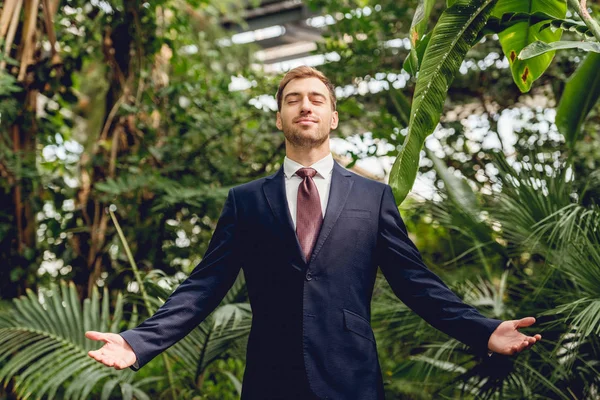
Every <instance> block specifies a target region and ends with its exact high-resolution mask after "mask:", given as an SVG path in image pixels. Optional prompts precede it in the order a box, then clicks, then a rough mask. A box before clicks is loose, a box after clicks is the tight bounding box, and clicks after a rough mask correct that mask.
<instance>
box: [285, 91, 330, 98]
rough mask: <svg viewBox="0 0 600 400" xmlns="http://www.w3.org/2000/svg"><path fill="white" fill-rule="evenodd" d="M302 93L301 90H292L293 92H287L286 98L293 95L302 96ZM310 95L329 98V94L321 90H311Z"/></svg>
mask: <svg viewBox="0 0 600 400" xmlns="http://www.w3.org/2000/svg"><path fill="white" fill-rule="evenodd" d="M301 95H302V93H300V92H291V93H288V94H286V95H285V96H284V99H287V98H288V97H291V96H301ZM308 95H309V96H312V97H314V96H318V97H322V98H324V99H326V98H327V96H325V95H324V94H323V93H320V92H309V93H308Z"/></svg>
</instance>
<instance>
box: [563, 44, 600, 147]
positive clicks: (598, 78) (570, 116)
mask: <svg viewBox="0 0 600 400" xmlns="http://www.w3.org/2000/svg"><path fill="white" fill-rule="evenodd" d="M598 71H600V54H598V53H590V54H589V55H588V56H587V57H586V59H585V60H584V61H583V62H582V63H581V65H580V66H579V68H578V69H577V71H575V73H574V74H573V75H572V76H571V77H570V78H569V81H568V82H567V84H566V85H565V90H564V91H563V94H562V96H561V98H560V102H559V104H558V109H557V111H556V126H557V127H558V130H559V132H560V133H562V134H563V135H564V136H565V139H566V142H567V144H568V145H569V146H570V147H572V146H573V145H574V144H575V142H576V141H577V138H578V137H579V133H580V131H581V126H582V125H583V121H585V118H586V117H587V115H588V114H589V113H590V111H591V110H592V108H593V107H594V105H595V104H596V103H598V99H599V98H600V74H599V73H598Z"/></svg>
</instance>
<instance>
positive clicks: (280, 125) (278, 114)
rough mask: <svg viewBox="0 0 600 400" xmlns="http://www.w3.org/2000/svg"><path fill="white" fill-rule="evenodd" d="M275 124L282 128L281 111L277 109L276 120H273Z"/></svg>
mask: <svg viewBox="0 0 600 400" xmlns="http://www.w3.org/2000/svg"><path fill="white" fill-rule="evenodd" d="M275 125H276V126H277V129H279V130H280V131H281V130H283V123H282V122H281V113H280V112H279V111H277V120H276V121H275Z"/></svg>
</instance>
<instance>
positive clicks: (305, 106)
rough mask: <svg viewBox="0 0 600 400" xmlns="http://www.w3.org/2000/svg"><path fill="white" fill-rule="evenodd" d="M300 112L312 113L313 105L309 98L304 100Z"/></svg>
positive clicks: (306, 97)
mask: <svg viewBox="0 0 600 400" xmlns="http://www.w3.org/2000/svg"><path fill="white" fill-rule="evenodd" d="M300 112H301V113H303V114H309V113H311V112H312V104H311V102H310V99H309V98H308V96H305V97H303V98H302V103H301V108H300Z"/></svg>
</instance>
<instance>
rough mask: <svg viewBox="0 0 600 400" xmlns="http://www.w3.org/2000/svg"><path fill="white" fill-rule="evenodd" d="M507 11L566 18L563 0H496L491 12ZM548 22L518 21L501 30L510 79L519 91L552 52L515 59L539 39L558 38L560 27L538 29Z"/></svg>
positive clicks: (543, 66)
mask: <svg viewBox="0 0 600 400" xmlns="http://www.w3.org/2000/svg"><path fill="white" fill-rule="evenodd" d="M507 13H528V14H535V13H544V14H548V15H550V16H552V17H555V18H559V19H562V18H565V16H566V13H567V3H566V2H565V0H498V4H496V7H494V11H493V13H492V15H493V16H494V17H497V18H502V16H503V15H504V14H507ZM545 24H547V22H545V21H541V22H538V21H537V19H531V20H528V21H521V22H518V23H516V24H514V25H512V26H510V27H508V28H507V29H505V30H504V31H503V32H500V34H499V37H500V44H501V45H502V50H503V51H504V54H505V55H506V57H507V58H508V62H509V64H510V69H511V72H512V76H513V80H514V81H515V83H516V84H517V86H518V87H519V89H520V90H521V91H522V92H524V93H525V92H528V91H529V89H531V85H532V83H533V82H534V81H535V80H536V79H538V78H539V77H540V76H542V74H543V73H544V71H545V70H546V69H547V68H548V66H549V65H550V63H551V62H552V59H553V58H554V52H549V53H546V54H543V55H540V56H537V57H535V58H532V59H529V60H521V59H519V58H518V55H519V53H520V52H521V50H523V48H525V47H526V46H527V45H529V44H531V43H533V42H535V41H537V40H540V41H543V42H546V43H551V42H555V41H557V40H560V38H561V36H562V30H560V29H558V30H552V29H541V28H542V26H544V25H545Z"/></svg>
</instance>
